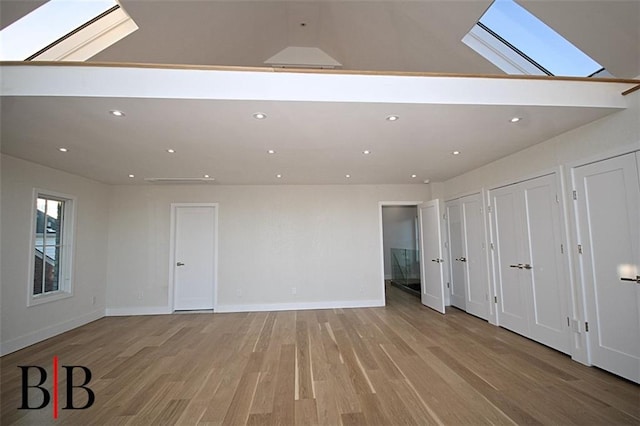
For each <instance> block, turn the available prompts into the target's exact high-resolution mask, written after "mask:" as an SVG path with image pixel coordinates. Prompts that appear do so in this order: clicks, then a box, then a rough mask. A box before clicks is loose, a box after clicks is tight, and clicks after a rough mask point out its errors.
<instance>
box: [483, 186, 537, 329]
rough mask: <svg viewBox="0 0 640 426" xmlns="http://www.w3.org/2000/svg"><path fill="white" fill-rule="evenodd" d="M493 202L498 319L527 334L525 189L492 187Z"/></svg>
mask: <svg viewBox="0 0 640 426" xmlns="http://www.w3.org/2000/svg"><path fill="white" fill-rule="evenodd" d="M491 205H492V208H493V213H492V220H493V231H494V236H493V243H494V255H495V256H496V262H495V264H496V273H495V277H496V278H495V279H496V289H497V292H498V296H497V297H498V307H497V312H498V321H499V323H500V325H501V326H503V327H505V328H508V329H509V330H512V331H515V332H516V333H520V334H523V335H525V336H528V335H529V323H528V318H527V289H526V288H525V286H526V285H527V283H526V282H525V276H524V275H523V274H521V273H520V272H522V264H523V262H524V260H523V259H522V257H523V255H522V253H523V251H524V249H523V245H524V242H523V240H524V235H523V232H522V231H523V229H524V226H523V223H522V219H523V213H522V193H521V191H520V190H519V187H518V185H510V186H506V187H503V188H499V189H495V190H492V191H491Z"/></svg>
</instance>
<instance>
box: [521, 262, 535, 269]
mask: <svg viewBox="0 0 640 426" xmlns="http://www.w3.org/2000/svg"><path fill="white" fill-rule="evenodd" d="M522 267H523V268H524V269H533V266H531V265H529V264H528V263H525V264H523V265H522Z"/></svg>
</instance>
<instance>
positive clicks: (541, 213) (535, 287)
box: [519, 174, 571, 353]
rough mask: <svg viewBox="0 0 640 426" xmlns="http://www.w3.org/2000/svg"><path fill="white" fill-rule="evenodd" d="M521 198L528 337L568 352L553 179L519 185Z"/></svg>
mask: <svg viewBox="0 0 640 426" xmlns="http://www.w3.org/2000/svg"><path fill="white" fill-rule="evenodd" d="M519 186H520V188H521V189H522V193H523V196H524V199H523V209H524V215H525V216H524V225H525V228H524V230H523V231H524V233H525V239H524V241H523V242H524V243H525V244H523V247H522V248H523V249H524V252H523V255H522V257H521V259H522V262H523V263H524V267H523V269H521V270H519V273H520V274H521V275H522V280H523V282H525V291H527V295H526V296H527V299H528V301H527V308H528V309H529V312H528V314H527V316H528V318H529V333H530V334H529V337H531V338H532V339H534V340H536V341H538V342H542V343H544V344H545V345H547V346H550V347H552V348H554V349H557V350H559V351H562V352H565V353H568V352H570V343H571V341H570V333H569V325H568V324H567V314H566V313H567V302H566V295H567V284H566V283H567V276H566V272H565V260H564V259H563V256H566V255H564V254H563V250H562V246H561V244H562V228H561V226H560V218H561V215H560V203H559V198H558V194H559V191H558V187H557V181H556V175H555V174H552V175H548V176H542V177H539V178H537V179H532V180H529V181H526V182H523V183H521V184H520V185H519Z"/></svg>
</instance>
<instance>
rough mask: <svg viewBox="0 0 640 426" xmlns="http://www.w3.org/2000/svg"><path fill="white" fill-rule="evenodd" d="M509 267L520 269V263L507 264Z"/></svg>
mask: <svg viewBox="0 0 640 426" xmlns="http://www.w3.org/2000/svg"><path fill="white" fill-rule="evenodd" d="M509 268H520V269H522V263H518V264H517V265H509Z"/></svg>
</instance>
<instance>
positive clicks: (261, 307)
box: [214, 299, 384, 313]
mask: <svg viewBox="0 0 640 426" xmlns="http://www.w3.org/2000/svg"><path fill="white" fill-rule="evenodd" d="M380 306H384V299H374V300H339V301H331V302H305V303H269V304H256V305H218V306H217V307H216V308H215V309H214V312H216V313H224V312H264V311H303V310H308V309H334V308H373V307H380Z"/></svg>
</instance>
